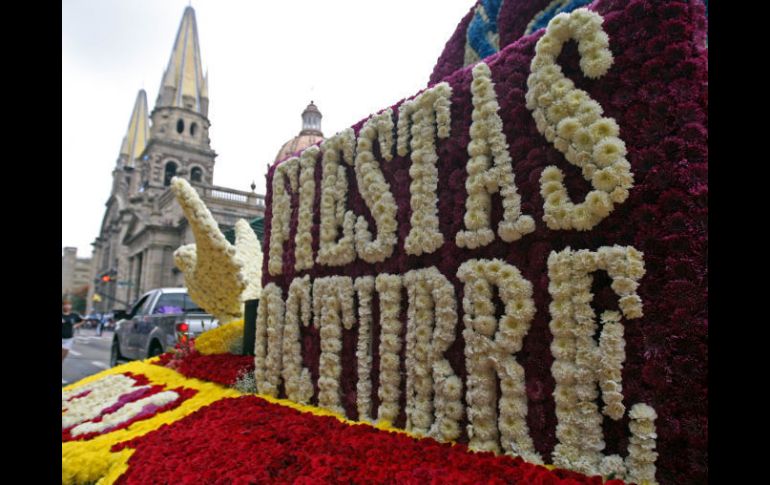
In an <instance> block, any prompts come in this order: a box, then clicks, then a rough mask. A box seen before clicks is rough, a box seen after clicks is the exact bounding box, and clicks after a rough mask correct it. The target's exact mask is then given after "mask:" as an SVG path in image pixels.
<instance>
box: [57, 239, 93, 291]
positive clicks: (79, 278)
mask: <svg viewBox="0 0 770 485" xmlns="http://www.w3.org/2000/svg"><path fill="white" fill-rule="evenodd" d="M90 273H91V258H78V249H77V248H72V247H66V248H64V251H63V252H62V256H61V294H62V295H63V296H70V295H72V294H73V293H75V292H76V291H77V290H79V289H81V288H83V287H84V286H86V285H90V284H91V280H90V277H89V276H90Z"/></svg>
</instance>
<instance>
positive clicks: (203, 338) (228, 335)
mask: <svg viewBox="0 0 770 485" xmlns="http://www.w3.org/2000/svg"><path fill="white" fill-rule="evenodd" d="M238 338H243V320H234V321H232V322H230V323H227V324H225V325H221V326H219V327H217V328H214V329H211V330H208V331H206V332H203V333H202V334H201V335H200V336H199V337H198V338H197V339H196V340H195V349H196V350H197V351H198V352H200V353H201V354H203V355H211V354H224V353H228V352H230V348H231V347H232V345H233V343H234V342H235V341H236V340H237V339H238Z"/></svg>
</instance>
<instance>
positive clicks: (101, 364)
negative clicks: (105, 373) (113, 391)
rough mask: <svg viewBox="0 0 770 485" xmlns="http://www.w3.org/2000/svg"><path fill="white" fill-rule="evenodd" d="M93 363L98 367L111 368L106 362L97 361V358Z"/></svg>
mask: <svg viewBox="0 0 770 485" xmlns="http://www.w3.org/2000/svg"><path fill="white" fill-rule="evenodd" d="M91 364H93V365H95V366H96V367H101V368H102V369H109V368H110V366H108V365H107V364H105V363H104V362H97V361H95V360H92V361H91Z"/></svg>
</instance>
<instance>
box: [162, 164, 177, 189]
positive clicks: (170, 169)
mask: <svg viewBox="0 0 770 485" xmlns="http://www.w3.org/2000/svg"><path fill="white" fill-rule="evenodd" d="M176 167H177V165H176V163H175V162H168V163H167V164H166V170H165V174H164V176H163V185H164V186H165V187H168V186H169V185H171V179H172V178H173V177H174V175H176Z"/></svg>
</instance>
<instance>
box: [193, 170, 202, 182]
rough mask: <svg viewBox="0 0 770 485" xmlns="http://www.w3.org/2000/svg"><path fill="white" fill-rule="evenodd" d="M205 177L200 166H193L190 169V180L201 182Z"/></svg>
mask: <svg viewBox="0 0 770 485" xmlns="http://www.w3.org/2000/svg"><path fill="white" fill-rule="evenodd" d="M202 179H203V170H201V169H200V167H193V169H192V170H191V171H190V180H192V181H193V182H200V181H201V180H202Z"/></svg>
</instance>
